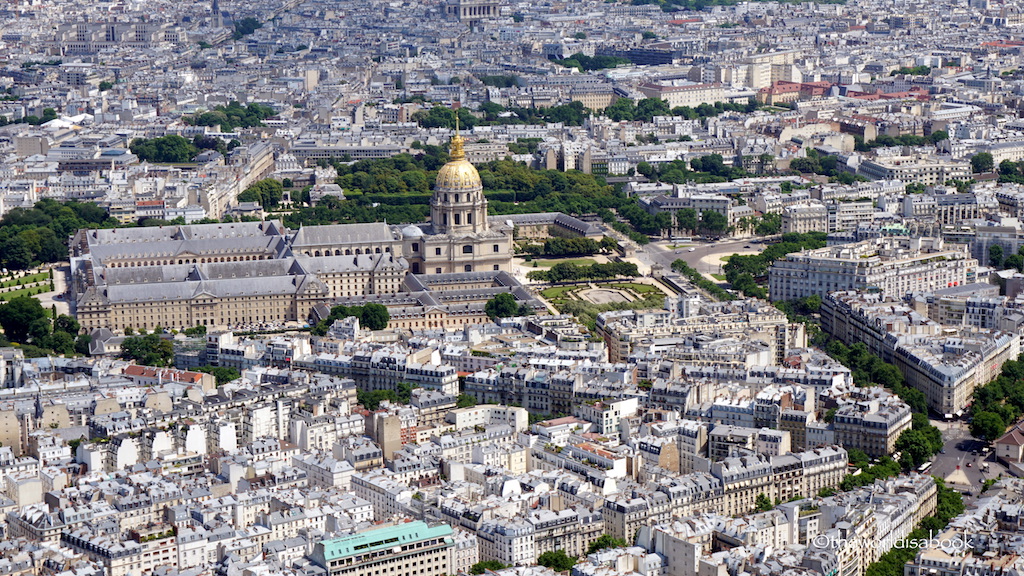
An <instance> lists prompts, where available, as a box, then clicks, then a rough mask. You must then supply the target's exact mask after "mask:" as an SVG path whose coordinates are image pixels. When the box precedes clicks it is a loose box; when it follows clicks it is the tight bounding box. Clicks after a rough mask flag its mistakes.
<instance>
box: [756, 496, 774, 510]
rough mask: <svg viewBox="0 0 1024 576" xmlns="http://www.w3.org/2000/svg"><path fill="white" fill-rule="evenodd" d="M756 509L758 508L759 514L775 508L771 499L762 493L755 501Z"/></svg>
mask: <svg viewBox="0 0 1024 576" xmlns="http://www.w3.org/2000/svg"><path fill="white" fill-rule="evenodd" d="M754 508H756V509H757V511H758V512H767V511H769V510H771V509H772V508H774V506H773V505H772V500H771V498H769V497H768V496H765V494H764V492H762V493H760V494H758V495H757V498H756V499H755V500H754Z"/></svg>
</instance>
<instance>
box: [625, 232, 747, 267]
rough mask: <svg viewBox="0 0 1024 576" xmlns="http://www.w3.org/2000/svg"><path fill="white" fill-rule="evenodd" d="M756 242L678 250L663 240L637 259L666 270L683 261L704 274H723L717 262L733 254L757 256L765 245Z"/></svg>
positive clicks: (699, 245) (738, 241) (639, 254)
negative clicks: (676, 262)
mask: <svg viewBox="0 0 1024 576" xmlns="http://www.w3.org/2000/svg"><path fill="white" fill-rule="evenodd" d="M754 240H756V238H746V239H740V240H726V241H721V242H711V243H706V244H701V243H687V244H683V246H686V247H685V248H676V249H672V248H671V247H670V246H672V245H673V243H672V242H670V241H667V240H662V241H660V242H652V243H651V244H648V245H647V246H644V247H643V249H644V251H643V252H638V253H637V258H638V259H640V260H641V261H644V262H645V263H648V264H652V263H657V264H661V265H662V266H664V267H665V269H666V270H669V269H671V266H672V262H674V261H675V260H682V261H683V262H686V263H687V265H689V266H690V267H691V268H693V269H694V270H697V271H698V272H700V273H702V274H721V273H722V271H721V266H719V265H718V263H717V261H718V260H719V259H721V258H722V257H724V256H731V255H733V254H757V253H758V252H760V251H761V250H762V249H763V248H764V245H763V244H754V243H753V242H754ZM744 246H750V248H744ZM691 247H693V248H696V250H694V251H693V252H690V248H691Z"/></svg>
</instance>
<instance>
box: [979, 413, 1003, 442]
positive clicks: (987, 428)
mask: <svg viewBox="0 0 1024 576" xmlns="http://www.w3.org/2000/svg"><path fill="white" fill-rule="evenodd" d="M1004 432H1006V422H1005V421H1004V420H1003V418H1002V416H1000V415H999V414H996V413H995V412H978V413H977V414H975V415H974V420H972V421H971V435H972V436H975V437H977V438H984V439H985V440H988V441H989V442H992V441H994V440H996V439H997V438H999V437H1000V436H1002V435H1003V433H1004Z"/></svg>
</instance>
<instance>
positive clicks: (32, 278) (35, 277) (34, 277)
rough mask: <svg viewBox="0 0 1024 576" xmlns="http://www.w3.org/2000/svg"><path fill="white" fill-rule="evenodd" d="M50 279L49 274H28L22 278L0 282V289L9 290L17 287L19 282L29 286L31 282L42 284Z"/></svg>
mask: <svg viewBox="0 0 1024 576" xmlns="http://www.w3.org/2000/svg"><path fill="white" fill-rule="evenodd" d="M49 279H50V273H49V272H40V273H38V274H29V275H28V276H25V277H24V278H14V279H13V280H4V281H3V282H0V288H10V287H11V286H17V285H18V281H19V280H20V281H21V283H22V284H31V283H32V282H42V281H44V280H49Z"/></svg>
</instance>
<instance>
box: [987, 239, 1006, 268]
mask: <svg viewBox="0 0 1024 576" xmlns="http://www.w3.org/2000/svg"><path fill="white" fill-rule="evenodd" d="M988 263H989V264H990V265H992V266H995V267H996V268H998V267H1000V266H1002V265H1003V247H1002V246H1000V245H999V244H993V245H991V246H989V247H988Z"/></svg>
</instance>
